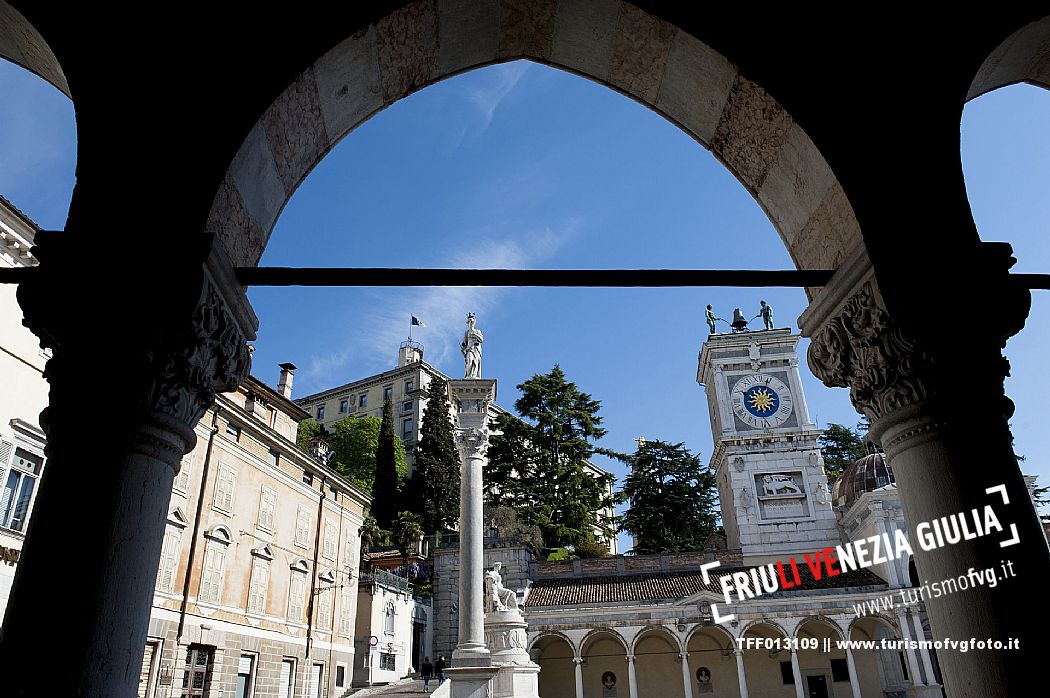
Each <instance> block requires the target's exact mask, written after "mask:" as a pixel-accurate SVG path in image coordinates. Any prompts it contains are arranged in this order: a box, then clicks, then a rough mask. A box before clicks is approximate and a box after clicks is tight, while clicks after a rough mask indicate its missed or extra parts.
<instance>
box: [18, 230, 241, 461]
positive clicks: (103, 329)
mask: <svg viewBox="0 0 1050 698" xmlns="http://www.w3.org/2000/svg"><path fill="white" fill-rule="evenodd" d="M84 238H85V236H83V235H70V234H69V233H64V232H42V233H40V235H39V236H38V238H37V245H36V247H34V253H35V254H36V255H37V256H38V258H39V259H40V267H39V270H40V273H39V274H38V275H37V276H36V277H34V278H33V279H31V280H29V281H28V282H26V283H23V284H22V285H21V286H20V287H19V290H18V300H19V303H20V305H21V306H22V308H23V311H24V317H25V319H24V321H23V323H24V324H25V325H26V326H27V327H28V328H29V329H30V330H32V331H33V333H34V334H36V335H37V336H38V337H39V338H40V344H41V346H42V347H44V348H48V349H51V350H52V357H51V358H50V360H49V361H48V362H47V367H46V369H45V372H44V376H45V378H47V380H48V382H49V383H50V385H51V406H50V407H48V408H47V409H46V410H45V411H44V414H43V415H42V416H41V426H42V427H43V428H44V430H45V431H46V432H48V435H49V437H51V436H52V434H51V432H52V431H53V430H54V429H61V428H62V427H60V426H59V424H60V423H62V422H64V421H66V420H67V419H78V418H83V410H84V401H83V398H84V395H85V394H86V393H87V392H88V391H90V393H91V394H92V395H93V397H94V398H95V400H105V401H109V402H110V403H115V404H119V405H120V406H121V418H122V419H123V420H124V423H125V424H126V425H127V426H128V427H129V428H128V429H127V432H126V433H127V434H128V436H129V445H130V447H131V448H132V449H133V450H135V451H136V452H140V453H143V454H145V455H150V456H153V457H156V458H159V459H161V460H163V461H164V462H168V463H171V464H172V466H173V467H174V468H175V469H177V468H178V462H179V459H180V458H181V456H182V453H184V452H185V450H188V449H189V448H192V446H193V443H194V441H195V438H194V436H193V427H194V425H196V423H197V421H198V420H199V419H200V418H201V416H202V415H203V414H204V412H205V410H206V409H207V408H208V406H209V405H210V404H211V403H212V401H213V400H214V398H215V395H216V393H219V392H224V391H228V390H233V389H234V388H236V387H237V385H238V384H239V383H240V382H241V381H242V380H243V379H244V377H245V376H246V375H247V374H248V370H249V367H250V362H251V361H250V348H249V346H248V344H247V342H248V341H250V340H252V339H254V338H255V330H256V327H257V326H258V321H257V320H256V318H255V314H254V313H253V312H252V309H251V306H250V305H249V304H248V301H247V298H246V296H245V294H244V290H243V288H242V287H241V286H240V284H238V283H237V281H236V278H235V277H234V273H233V268H232V266H231V265H230V263H229V261H228V259H226V257H225V254H224V252H223V250H222V248H221V246H220V245H219V243H218V241H217V240H214V241H213V240H211V239H208V238H203V239H202V240H201V241H198V243H199V244H196V245H195V244H192V243H188V244H187V246H186V247H187V248H188V249H186V250H182V251H179V252H173V253H172V254H171V255H170V257H169V258H167V259H165V260H151V262H152V265H147V264H146V263H145V262H143V263H142V266H141V267H137V266H136V267H133V268H129V269H126V270H125V269H120V272H121V273H119V274H116V273H115V274H109V275H106V274H100V273H98V269H97V268H92V269H88V268H87V267H86V266H85V265H84V263H83V261H84V260H85V259H89V258H90V257H89V256H87V255H86V249H85V247H86V245H87V243H88V241H87V240H85V239H84ZM69 288H73V289H75V293H69V291H68V289H69ZM95 400H93V403H94V401H95Z"/></svg>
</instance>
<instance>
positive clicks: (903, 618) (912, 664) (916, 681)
mask: <svg viewBox="0 0 1050 698" xmlns="http://www.w3.org/2000/svg"><path fill="white" fill-rule="evenodd" d="M905 613H907V612H905ZM897 622H898V623H899V624H900V626H901V639H902V640H904V641H905V643H907V645H906V647H905V648H904V654H905V656H906V657H907V658H908V673H910V674H911V683H912V685H913V686H925V685H926V684H925V683H923V680H922V674H921V673H920V672H919V662H918V660H916V658H915V650H914V649H913V648H912V647H911V642H910V640H911V628H909V627H908V617H907V615H900V614H898V615H897Z"/></svg>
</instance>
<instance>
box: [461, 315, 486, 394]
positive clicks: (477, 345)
mask: <svg viewBox="0 0 1050 698" xmlns="http://www.w3.org/2000/svg"><path fill="white" fill-rule="evenodd" d="M475 322H477V320H476V318H475V317H474V313H467V331H466V332H464V333H463V341H462V342H460V344H459V350H460V351H461V352H462V353H463V377H464V378H481V343H482V342H484V341H485V335H483V334H481V330H479V329H476V328H475V327H474V323H475Z"/></svg>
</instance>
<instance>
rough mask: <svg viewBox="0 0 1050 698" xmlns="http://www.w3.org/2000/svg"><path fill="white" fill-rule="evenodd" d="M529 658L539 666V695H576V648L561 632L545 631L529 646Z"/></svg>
mask: <svg viewBox="0 0 1050 698" xmlns="http://www.w3.org/2000/svg"><path fill="white" fill-rule="evenodd" d="M529 656H530V657H532V660H533V661H534V662H536V663H537V664H539V666H540V674H539V693H540V695H544V696H573V695H575V694H576V688H575V686H576V677H575V673H576V665H575V663H574V661H573V660H574V659H575V658H576V656H577V653H576V647H575V646H574V645H573V642H572V640H570V639H569V638H568V636H567V635H564V634H562V633H560V632H557V631H553V630H545V631H543V632H541V633H540V634H539V635H537V636H536V637H535V638H534V639H533V641H532V643H530V645H529Z"/></svg>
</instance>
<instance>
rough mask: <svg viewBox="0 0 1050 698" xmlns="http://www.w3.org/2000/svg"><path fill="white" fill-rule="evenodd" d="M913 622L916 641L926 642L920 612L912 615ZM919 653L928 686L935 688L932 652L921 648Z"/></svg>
mask: <svg viewBox="0 0 1050 698" xmlns="http://www.w3.org/2000/svg"><path fill="white" fill-rule="evenodd" d="M911 622H912V627H913V628H914V629H915V639H916V640H918V641H920V642H921V641H922V640H925V639H926V633H925V632H923V629H922V620H921V619H920V618H919V612H918V610H916V612H915V613H913V614H911ZM917 651H918V653H919V657H920V658H921V659H922V668H923V669H924V670H925V671H926V685H927V686H933V685H935V684H936V683H937V679H936V678H935V677H934V675H933V662H931V661H930V650H928V649H925V648H923V647H920V648H919V649H918V650H917Z"/></svg>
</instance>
